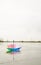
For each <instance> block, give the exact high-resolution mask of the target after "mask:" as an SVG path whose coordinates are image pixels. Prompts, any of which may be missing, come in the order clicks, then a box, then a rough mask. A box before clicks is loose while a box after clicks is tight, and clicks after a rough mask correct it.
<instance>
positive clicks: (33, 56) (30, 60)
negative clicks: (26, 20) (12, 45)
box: [0, 43, 41, 65]
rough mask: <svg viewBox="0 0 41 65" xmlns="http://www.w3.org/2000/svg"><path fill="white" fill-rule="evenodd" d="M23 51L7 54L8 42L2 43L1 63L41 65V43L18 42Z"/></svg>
mask: <svg viewBox="0 0 41 65" xmlns="http://www.w3.org/2000/svg"><path fill="white" fill-rule="evenodd" d="M16 44H17V45H19V46H21V47H22V48H21V52H19V53H16V54H13V55H11V54H7V53H6V48H7V43H0V65H7V64H8V65H9V64H10V65H41V43H16Z"/></svg>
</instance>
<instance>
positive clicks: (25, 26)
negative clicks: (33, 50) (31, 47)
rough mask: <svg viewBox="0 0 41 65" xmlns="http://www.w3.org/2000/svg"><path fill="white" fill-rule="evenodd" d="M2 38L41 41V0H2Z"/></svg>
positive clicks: (0, 28)
mask: <svg viewBox="0 0 41 65" xmlns="http://www.w3.org/2000/svg"><path fill="white" fill-rule="evenodd" d="M0 38H4V39H11V40H13V39H14V40H41V0H0Z"/></svg>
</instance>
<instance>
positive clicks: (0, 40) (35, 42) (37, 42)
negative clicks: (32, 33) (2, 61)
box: [0, 40, 41, 43]
mask: <svg viewBox="0 0 41 65" xmlns="http://www.w3.org/2000/svg"><path fill="white" fill-rule="evenodd" d="M0 42H2V43H4V42H7V43H8V42H12V43H14V42H15V43H41V41H14V40H13V41H3V40H0Z"/></svg>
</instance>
